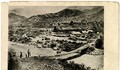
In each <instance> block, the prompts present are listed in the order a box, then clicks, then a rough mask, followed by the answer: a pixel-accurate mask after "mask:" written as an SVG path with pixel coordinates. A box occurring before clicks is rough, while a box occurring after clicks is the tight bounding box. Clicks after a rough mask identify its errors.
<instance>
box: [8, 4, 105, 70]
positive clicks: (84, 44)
mask: <svg viewBox="0 0 120 70" xmlns="http://www.w3.org/2000/svg"><path fill="white" fill-rule="evenodd" d="M8 9H9V10H8V70H104V6H9V8H8Z"/></svg>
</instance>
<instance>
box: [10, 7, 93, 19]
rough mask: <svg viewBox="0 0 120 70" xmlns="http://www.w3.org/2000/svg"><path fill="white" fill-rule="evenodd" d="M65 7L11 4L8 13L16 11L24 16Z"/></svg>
mask: <svg viewBox="0 0 120 70" xmlns="http://www.w3.org/2000/svg"><path fill="white" fill-rule="evenodd" d="M67 7H68V6H11V7H9V13H16V14H19V15H22V16H25V17H30V16H32V15H37V14H46V13H55V12H58V11H61V10H63V9H65V8H67ZM69 8H71V9H74V8H79V9H81V10H84V9H92V8H93V7H92V6H91V7H89V6H80V7H78V6H71V7H69Z"/></svg>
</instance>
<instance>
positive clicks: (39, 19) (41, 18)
mask: <svg viewBox="0 0 120 70" xmlns="http://www.w3.org/2000/svg"><path fill="white" fill-rule="evenodd" d="M103 15H104V9H103V7H93V8H91V9H84V10H81V9H80V8H79V7H76V8H74V7H72V8H71V7H68V8H66V9H63V10H61V11H59V12H56V13H48V14H44V15H39V14H38V15H33V16H31V17H29V18H25V17H24V16H19V15H16V14H14V13H10V14H9V18H10V19H9V23H15V22H18V21H19V23H18V25H23V26H26V25H30V26H33V27H37V28H44V27H53V25H54V24H57V23H70V21H75V22H81V20H83V19H85V20H87V21H88V22H89V21H94V20H96V21H104V16H103Z"/></svg>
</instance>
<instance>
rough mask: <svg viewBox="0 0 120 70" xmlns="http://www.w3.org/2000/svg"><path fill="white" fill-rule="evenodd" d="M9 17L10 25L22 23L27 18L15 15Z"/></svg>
mask: <svg viewBox="0 0 120 70" xmlns="http://www.w3.org/2000/svg"><path fill="white" fill-rule="evenodd" d="M8 17H9V24H10V25H12V24H15V23H17V22H20V21H22V20H24V19H26V17H24V16H21V15H17V14H15V13H9V14H8Z"/></svg>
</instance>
